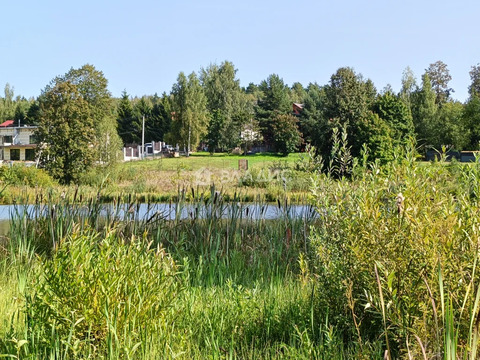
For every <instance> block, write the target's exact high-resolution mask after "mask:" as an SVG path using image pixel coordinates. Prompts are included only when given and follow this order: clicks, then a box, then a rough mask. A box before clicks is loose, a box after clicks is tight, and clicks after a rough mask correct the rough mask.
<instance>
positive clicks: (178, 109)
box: [167, 72, 209, 154]
mask: <svg viewBox="0 0 480 360" xmlns="http://www.w3.org/2000/svg"><path fill="white" fill-rule="evenodd" d="M171 95H172V105H173V108H172V110H173V112H174V116H173V120H172V126H171V129H170V132H169V133H168V136H167V142H169V143H171V144H179V145H180V146H181V147H184V148H185V149H186V150H187V154H188V153H189V152H190V150H191V149H195V148H196V147H197V146H198V144H199V142H200V139H201V138H202V137H203V136H204V135H205V134H206V133H207V126H208V120H209V119H208V111H207V98H206V96H205V94H204V91H203V88H202V86H201V85H200V81H199V80H198V77H197V75H196V74H195V73H194V72H192V73H191V74H190V75H189V76H188V78H187V77H186V76H185V74H184V73H183V72H181V73H180V74H179V75H178V78H177V82H176V83H175V84H174V85H173V88H172V94H171Z"/></svg>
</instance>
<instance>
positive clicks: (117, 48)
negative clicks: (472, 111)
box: [0, 0, 480, 101]
mask: <svg viewBox="0 0 480 360" xmlns="http://www.w3.org/2000/svg"><path fill="white" fill-rule="evenodd" d="M479 13H480V2H479V1H478V0H476V1H473V0H472V1H470V0H468V1H465V0H459V1H457V2H455V3H454V2H453V1H444V0H437V1H422V0H417V1H411V0H405V1H389V0H383V1H379V0H370V1H354V0H337V1H323V0H321V1H312V0H308V1H307V0H297V1H295V2H293V1H282V0H277V1H271V0H266V1H262V0H257V1H251V0H243V1H228V0H224V1H218V0H208V1H193V0H189V1H186V0H177V1H163V0H161V1H154V0H137V1H125V0H117V1H102V0H84V1H78V2H71V1H65V0H63V1H58V0H44V1H37V0H35V1H33V0H27V1H18V2H14V1H8V2H6V3H5V4H2V16H1V19H2V21H1V24H2V31H1V35H0V87H1V90H2V93H1V95H3V86H4V85H5V84H6V83H7V82H8V83H9V84H10V85H12V86H13V87H14V88H15V95H22V96H25V97H27V98H28V97H32V96H35V97H36V96H38V95H39V94H40V91H41V90H42V89H43V88H44V87H45V85H47V84H48V83H49V82H50V80H51V79H53V78H54V77H55V76H57V75H61V74H64V73H65V72H67V71H68V70H69V69H70V68H71V67H74V68H77V67H80V66H82V65H83V64H86V63H89V64H93V65H94V66H95V67H96V68H97V69H98V70H101V71H103V73H104V74H105V76H106V78H107V79H108V80H109V89H110V91H111V92H112V94H113V96H117V97H118V96H120V94H121V92H122V91H123V90H124V89H126V90H127V92H128V93H129V94H130V95H137V96H141V95H153V94H154V93H158V94H161V93H162V92H164V91H166V92H169V91H170V90H171V87H172V84H173V83H174V82H175V80H176V78H177V75H178V73H179V72H180V71H184V72H186V73H190V72H192V71H198V70H199V69H200V68H201V67H206V66H208V65H209V64H210V63H221V62H222V61H223V60H229V61H231V62H233V63H234V65H235V67H236V68H237V69H238V77H239V79H240V81H241V85H242V86H247V85H248V83H250V82H254V83H259V82H260V81H262V80H263V79H266V78H267V77H268V75H270V74H272V73H276V74H279V75H280V76H281V77H282V78H283V79H284V81H285V82H286V83H287V84H289V85H291V84H292V83H293V82H295V81H299V82H301V83H302V84H303V85H304V86H306V85H308V83H309V82H317V83H318V84H320V85H323V84H326V83H328V81H329V79H330V76H331V75H332V74H333V73H334V72H335V71H336V70H337V69H338V68H339V67H342V66H350V67H353V68H354V69H355V71H356V72H358V73H361V74H363V76H364V77H365V78H370V79H371V80H372V81H373V82H374V83H375V85H376V87H377V89H378V90H381V89H382V88H383V87H385V85H387V84H391V85H392V87H393V89H394V90H395V91H398V90H399V88H400V81H401V77H402V72H403V71H404V69H405V68H406V67H407V66H410V68H411V69H412V70H413V72H414V73H415V75H416V77H417V79H418V82H420V77H421V75H422V74H423V72H424V71H425V69H426V68H427V67H428V65H429V64H430V63H433V62H435V61H437V60H442V61H443V62H445V63H446V64H447V65H448V68H449V70H450V74H451V75H452V78H453V79H452V81H451V82H450V86H451V87H453V88H454V89H455V93H454V94H453V97H454V98H456V99H458V100H461V101H464V100H465V99H466V98H467V88H468V85H469V83H470V77H469V74H468V72H469V71H470V68H471V66H472V65H476V64H477V63H479V62H480V46H479V43H478V40H479V39H478V35H477V34H478V23H479V21H478V14H479Z"/></svg>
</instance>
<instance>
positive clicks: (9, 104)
mask: <svg viewBox="0 0 480 360" xmlns="http://www.w3.org/2000/svg"><path fill="white" fill-rule="evenodd" d="M3 92H4V97H3V98H2V97H0V121H1V122H4V121H6V120H13V118H14V116H15V103H14V99H13V96H14V88H13V87H12V86H10V84H9V83H6V84H5V88H4V91H3Z"/></svg>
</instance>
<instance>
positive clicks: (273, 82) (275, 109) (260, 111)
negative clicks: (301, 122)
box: [255, 74, 292, 144]
mask: <svg viewBox="0 0 480 360" xmlns="http://www.w3.org/2000/svg"><path fill="white" fill-rule="evenodd" d="M258 89H259V90H260V92H261V97H260V98H259V99H258V102H257V106H256V108H255V111H256V117H257V120H258V121H259V124H260V129H261V131H262V135H263V138H264V140H265V141H266V142H267V143H268V144H273V143H274V134H273V132H272V129H273V121H274V119H275V117H276V116H277V115H278V114H290V113H291V112H292V101H291V99H290V89H289V88H288V86H287V85H285V84H284V82H283V79H281V78H280V77H279V76H278V75H276V74H272V75H270V76H269V77H268V78H267V80H264V81H262V82H261V83H260V85H259V87H258Z"/></svg>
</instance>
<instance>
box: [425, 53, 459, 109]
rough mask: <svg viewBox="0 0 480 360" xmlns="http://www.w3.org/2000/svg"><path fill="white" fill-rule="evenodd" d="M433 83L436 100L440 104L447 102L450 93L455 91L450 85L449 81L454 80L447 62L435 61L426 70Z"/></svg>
mask: <svg viewBox="0 0 480 360" xmlns="http://www.w3.org/2000/svg"><path fill="white" fill-rule="evenodd" d="M425 73H426V74H428V77H429V78H430V81H431V83H432V88H433V90H434V91H435V94H436V99H435V102H436V103H437V104H439V105H442V104H444V103H446V102H447V101H448V100H449V98H450V94H451V93H452V92H453V89H452V88H449V87H448V83H449V82H450V80H452V76H451V75H450V72H449V71H448V67H447V64H445V63H444V62H442V61H437V62H434V63H433V64H430V66H429V67H428V68H427V69H426V70H425Z"/></svg>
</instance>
